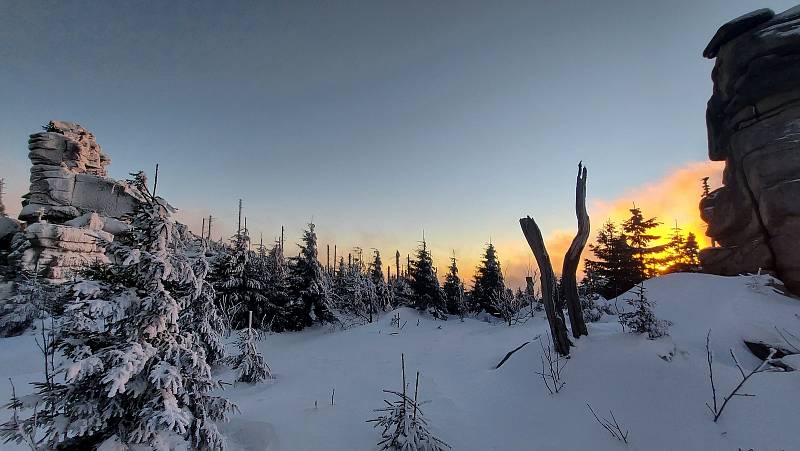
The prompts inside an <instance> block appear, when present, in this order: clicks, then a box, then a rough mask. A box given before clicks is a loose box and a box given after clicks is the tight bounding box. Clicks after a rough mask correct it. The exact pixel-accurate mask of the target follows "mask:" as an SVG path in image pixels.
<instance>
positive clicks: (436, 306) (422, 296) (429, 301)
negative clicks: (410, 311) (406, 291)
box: [409, 240, 447, 319]
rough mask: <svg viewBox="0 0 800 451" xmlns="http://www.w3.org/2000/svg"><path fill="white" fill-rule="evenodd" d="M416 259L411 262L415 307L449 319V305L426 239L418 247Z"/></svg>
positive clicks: (410, 270)
mask: <svg viewBox="0 0 800 451" xmlns="http://www.w3.org/2000/svg"><path fill="white" fill-rule="evenodd" d="M416 257H417V258H416V260H414V261H412V262H411V267H410V268H409V274H410V275H411V289H412V290H413V292H414V307H415V308H416V309H417V310H420V311H427V312H428V313H430V314H431V315H433V316H434V317H436V318H440V319H447V305H446V301H445V299H444V293H443V292H442V289H441V287H439V280H438V279H437V278H436V272H435V271H434V270H433V259H432V258H431V252H430V251H429V250H428V247H427V244H426V242H425V240H422V244H421V245H420V246H419V247H418V248H417V255H416Z"/></svg>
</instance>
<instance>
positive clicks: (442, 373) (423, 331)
mask: <svg viewBox="0 0 800 451" xmlns="http://www.w3.org/2000/svg"><path fill="white" fill-rule="evenodd" d="M769 282H770V279H768V278H760V279H759V278H757V277H718V276H710V275H703V274H674V275H670V276H665V277H660V278H656V279H653V280H649V281H647V282H645V288H646V289H647V291H646V293H647V296H648V297H649V299H650V300H651V301H655V303H656V305H655V312H656V314H657V316H658V317H659V318H662V319H666V320H669V321H670V322H671V323H672V325H671V327H670V329H669V333H670V335H669V336H667V337H663V338H660V339H657V340H648V339H646V338H645V337H643V336H637V335H632V334H627V333H623V332H622V331H621V327H620V325H619V324H618V323H617V321H616V317H615V316H613V315H611V316H605V317H604V319H603V320H601V321H600V322H598V323H591V324H589V333H590V335H589V336H588V337H583V338H581V339H580V340H576V342H575V345H576V346H575V347H574V348H573V350H572V356H571V358H570V359H569V361H568V363H567V365H566V367H565V369H564V372H563V379H564V381H565V382H566V385H565V387H564V388H563V390H562V391H561V392H560V393H558V394H556V395H550V394H549V393H548V391H547V389H546V388H545V387H544V385H543V384H542V382H541V378H540V377H539V376H537V375H536V374H535V372H536V371H541V361H540V355H541V346H542V344H540V343H541V342H540V339H541V338H545V339H546V337H547V331H548V326H547V322H546V321H545V319H544V317H543V314H542V313H539V315H541V316H539V317H537V318H535V319H533V320H531V321H528V322H527V323H526V324H524V325H519V326H514V327H508V326H506V325H503V324H492V323H487V322H483V321H480V320H477V319H473V318H466V319H465V320H464V321H463V322H462V321H460V320H459V319H458V318H457V317H451V318H450V319H449V320H448V321H440V320H436V319H434V318H432V317H431V316H429V315H427V314H424V313H419V312H417V311H415V310H412V309H405V308H403V309H397V310H395V311H393V312H389V313H387V314H384V315H382V316H381V317H379V318H378V319H377V320H376V321H375V322H374V323H372V324H366V325H363V326H357V327H353V328H350V329H347V330H338V329H333V330H332V329H331V328H330V327H317V328H313V329H309V330H306V331H303V332H297V333H282V334H273V335H266V336H265V337H264V339H263V340H262V341H261V342H259V343H258V347H259V350H260V351H261V353H262V354H263V355H264V359H265V360H267V361H269V363H270V366H271V368H272V369H273V371H274V375H275V379H273V380H271V381H269V382H267V383H261V384H255V385H249V384H239V385H236V386H233V387H231V386H229V387H228V388H226V390H225V391H224V393H223V394H224V395H225V396H227V397H229V398H230V399H231V400H232V401H233V402H235V403H236V404H238V406H239V408H240V410H241V414H240V415H236V416H234V418H233V420H232V421H231V422H230V423H228V424H227V425H225V426H224V427H223V430H224V431H225V435H226V436H227V441H228V445H229V449H230V450H232V451H242V450H256V449H258V450H264V449H266V450H270V451H305V450H308V451H311V450H315V451H324V450H331V451H340V450H348V451H350V450H353V451H359V450H364V451H371V450H375V449H376V446H375V445H376V443H377V442H378V441H379V440H380V431H379V430H377V429H374V428H373V427H372V424H371V423H367V422H366V421H367V420H369V419H372V418H375V417H376V416H377V415H376V412H374V409H377V408H380V407H382V406H383V405H384V404H383V400H384V399H388V398H386V394H385V393H383V392H382V390H383V389H389V390H401V389H402V382H401V374H400V355H401V354H404V355H405V364H406V377H407V380H408V381H409V389H410V390H413V381H414V378H415V377H416V372H417V371H419V372H420V385H419V399H420V400H421V401H422V404H421V406H422V409H423V410H424V413H425V418H426V419H427V420H428V421H429V423H430V426H431V432H432V433H433V434H434V435H436V436H437V437H439V438H441V439H442V440H444V441H445V442H447V443H448V444H450V445H451V446H452V447H453V449H454V450H460V451H462V450H466V451H471V450H475V451H487V450H534V451H538V450H542V451H546V450H552V451H555V450H559V451H563V450H567V451H585V450H594V451H612V450H620V449H628V450H637V451H674V450H708V451H723V450H724V451H729V450H736V449H739V448H741V449H750V448H753V449H756V450H795V449H798V443H800V428H797V427H796V422H797V406H798V405H800V371H792V372H771V373H763V374H758V375H756V376H754V377H753V378H752V379H750V381H748V383H747V385H746V386H745V392H747V393H750V394H753V395H756V396H755V397H737V398H735V399H734V400H732V401H731V403H730V404H729V406H728V407H727V408H726V410H725V413H724V415H723V416H722V417H721V418H720V420H719V422H718V423H714V422H713V421H712V418H711V415H710V414H709V412H708V410H707V408H706V406H705V403H706V402H709V401H710V396H711V391H710V388H709V384H708V375H707V361H706V352H705V340H706V335H707V334H708V330H709V329H711V330H712V332H711V344H712V349H713V351H714V354H715V358H714V372H715V378H716V383H717V390H718V392H720V393H724V394H727V392H728V391H729V390H730V389H731V388H732V387H733V386H734V385H735V384H737V383H738V382H739V380H740V376H739V372H738V370H737V369H736V367H735V366H734V364H733V362H732V360H731V358H730V355H729V349H733V350H734V352H735V353H736V354H737V357H738V358H739V360H740V361H741V363H742V365H743V366H744V367H745V368H749V367H753V366H755V365H757V364H758V363H760V362H759V360H758V359H757V358H756V357H755V356H753V355H752V354H750V353H749V351H748V349H747V347H746V346H745V345H744V340H755V341H759V340H760V341H765V342H770V341H774V340H777V339H779V338H780V335H779V334H778V333H777V330H781V329H784V330H787V331H791V332H792V333H795V334H798V335H800V317H798V315H800V300H798V299H795V298H791V297H787V296H785V295H783V294H781V293H779V292H776V291H775V290H773V289H772V288H771V287H770V286H769ZM629 295H630V293H629V294H626V295H623V296H620V298H618V299H617V300H612V301H610V302H611V303H614V302H615V301H616V304H617V306H619V307H620V309H624V308H625V302H624V299H625V298H626V297H628V296H629ZM396 314H399V315H400V319H401V325H402V324H405V325H404V326H403V327H402V328H398V327H397V326H396V325H394V324H393V322H392V318H393V316H394V315H396ZM537 337H539V338H538V339H537ZM33 339H34V336H33V335H26V336H23V337H16V338H13V339H0V361H3V362H15V363H14V365H0V379H5V378H7V377H13V378H14V381H15V383H16V385H17V390H18V392H22V393H27V392H29V391H30V389H29V388H26V387H25V383H26V382H29V381H31V380H36V379H37V378H39V379H40V378H41V377H42V375H41V374H40V373H38V372H39V371H40V369H39V360H40V358H39V355H38V354H37V353H36V352H35V349H36V348H35V346H36V345H35V343H34V341H33ZM526 341H528V342H530V343H529V344H528V345H526V346H525V347H523V348H521V349H520V350H519V351H517V352H516V353H515V354H514V355H513V356H511V358H509V359H508V361H506V362H505V363H504V364H503V366H502V367H501V368H499V369H497V370H495V369H494V368H495V366H496V365H497V363H498V362H499V361H500V360H501V359H502V358H503V356H505V355H506V353H507V352H508V351H510V350H512V349H514V348H516V347H518V346H519V345H521V344H522V343H524V342H526ZM229 346H230V350H231V351H234V349H233V343H230V344H229ZM786 361H787V363H794V364H796V363H797V359H796V358H793V357H789V358H787V359H786ZM215 377H216V378H220V379H223V380H224V381H226V382H233V380H234V379H235V377H236V375H235V372H234V371H232V370H230V369H223V370H221V371H219V372H218V373H216V374H215ZM334 389H335V394H334V392H333V391H334ZM9 395H10V387H7V386H0V401H2V399H7V398H8V396H9ZM332 397H333V402H332V400H331V398H332ZM586 403H590V404H591V405H592V407H593V409H594V410H595V411H596V412H597V413H598V414H599V415H600V416H608V411H609V410H613V412H614V416H615V417H616V419H617V420H618V421H619V422H620V423H621V424H622V426H623V427H624V428H625V429H627V430H629V431H630V435H629V441H630V445H628V446H627V447H625V445H623V444H622V443H621V442H618V441H616V440H615V439H613V438H612V437H611V436H610V435H609V434H608V432H607V431H605V430H604V429H603V428H602V426H600V425H599V424H598V423H597V422H595V420H594V418H593V417H592V416H591V414H590V413H589V411H588V409H587V406H586ZM8 416H9V413H8V412H2V413H0V420H2V419H5V418H7V417H8ZM0 448H1V449H21V448H13V447H11V446H9V445H2V446H0Z"/></svg>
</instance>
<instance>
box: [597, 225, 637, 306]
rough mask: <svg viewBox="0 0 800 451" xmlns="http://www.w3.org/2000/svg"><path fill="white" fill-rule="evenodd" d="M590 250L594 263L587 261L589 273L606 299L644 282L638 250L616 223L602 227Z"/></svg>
mask: <svg viewBox="0 0 800 451" xmlns="http://www.w3.org/2000/svg"><path fill="white" fill-rule="evenodd" d="M589 249H590V250H591V251H592V253H593V254H594V256H595V260H588V259H587V260H586V263H585V268H586V272H587V274H591V275H592V278H593V279H594V280H595V281H596V282H597V284H598V292H599V293H600V294H601V295H602V296H603V297H605V298H606V299H612V298H614V297H617V296H619V295H620V294H622V293H624V292H626V291H628V290H630V289H631V288H633V287H634V286H635V285H636V284H637V283H639V282H641V281H642V274H643V271H644V269H643V266H642V265H641V262H640V261H639V260H637V259H636V255H635V249H634V248H632V247H631V246H630V245H629V244H628V240H627V237H626V235H625V234H624V233H620V232H619V230H618V229H617V227H616V225H615V224H614V223H613V222H611V221H607V222H606V223H605V224H603V227H602V228H601V229H600V230H599V231H598V232H597V240H596V242H595V244H590V245H589Z"/></svg>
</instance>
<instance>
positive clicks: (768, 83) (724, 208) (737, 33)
mask: <svg viewBox="0 0 800 451" xmlns="http://www.w3.org/2000/svg"><path fill="white" fill-rule="evenodd" d="M703 56H705V57H707V58H716V62H715V65H714V70H713V72H712V80H713V82H714V90H713V94H712V96H711V98H710V100H709V101H708V108H707V111H706V122H707V126H708V149H709V158H710V159H711V160H714V161H723V160H724V161H725V171H724V173H723V187H722V188H720V189H718V190H715V191H713V192H712V193H711V194H710V195H709V196H707V197H706V198H704V199H703V200H702V201H701V203H700V209H701V216H702V218H703V219H704V220H705V221H706V222H707V223H708V230H707V235H708V236H710V237H711V238H713V239H714V241H716V243H718V245H719V246H718V247H713V248H708V249H703V250H702V251H701V253H700V258H701V261H702V264H703V268H704V270H705V271H707V272H710V273H715V274H722V275H734V274H740V273H746V272H756V271H758V270H759V268H762V269H765V270H772V271H774V272H776V273H777V274H778V276H779V277H780V278H781V279H782V280H783V281H784V283H786V285H787V287H788V288H789V289H790V290H792V291H794V292H796V293H800V202H798V201H797V199H800V7H795V8H792V9H790V10H788V11H785V12H783V13H781V14H777V15H776V14H775V13H773V12H772V11H771V10H768V9H762V10H758V11H754V12H752V13H749V14H746V15H744V16H741V17H739V18H737V19H734V20H732V21H731V22H729V23H727V24H725V25H724V26H722V27H721V28H720V29H719V31H717V33H716V35H715V36H714V37H713V38H712V39H711V42H710V43H709V44H708V47H706V49H705V51H704V52H703Z"/></svg>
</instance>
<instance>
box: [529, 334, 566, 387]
mask: <svg viewBox="0 0 800 451" xmlns="http://www.w3.org/2000/svg"><path fill="white" fill-rule="evenodd" d="M539 346H540V347H541V348H542V354H541V356H540V357H539V358H540V359H541V361H542V371H541V372H538V371H537V372H536V374H538V375H539V376H541V377H542V381H543V382H544V386H545V387H547V391H549V392H550V394H551V395H552V394H555V393H558V392H560V391H561V389H562V388H564V385H566V382H564V381H563V380H561V372H562V370H563V369H564V367H565V366H566V365H567V358H566V357H564V356H562V355H560V354H555V353H553V349H552V348H551V347H550V343H549V342H548V344H547V346H545V345H544V343H543V342H542V340H539Z"/></svg>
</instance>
